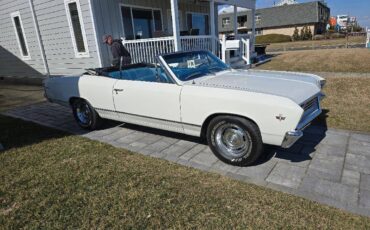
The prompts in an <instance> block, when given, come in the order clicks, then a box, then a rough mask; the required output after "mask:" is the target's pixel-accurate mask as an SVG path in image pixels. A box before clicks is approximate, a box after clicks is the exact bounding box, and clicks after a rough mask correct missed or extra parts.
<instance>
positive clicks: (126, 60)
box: [103, 34, 131, 68]
mask: <svg viewBox="0 0 370 230" xmlns="http://www.w3.org/2000/svg"><path fill="white" fill-rule="evenodd" d="M103 42H104V43H105V44H107V45H108V46H110V48H111V52H112V56H113V60H112V66H114V67H117V68H119V67H120V63H121V60H122V65H129V64H131V55H130V53H129V52H128V50H127V49H126V48H125V47H124V46H123V44H122V40H121V39H113V37H112V35H109V34H108V35H104V36H103Z"/></svg>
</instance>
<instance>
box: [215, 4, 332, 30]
mask: <svg viewBox="0 0 370 230" xmlns="http://www.w3.org/2000/svg"><path fill="white" fill-rule="evenodd" d="M231 12H232V8H226V9H224V10H222V11H221V12H219V25H218V28H219V31H220V33H232V32H233V30H234V28H233V24H234V18H233V15H232V13H231ZM329 17H330V8H329V7H328V6H327V5H326V4H324V3H322V2H321V1H314V2H308V3H300V4H284V5H281V6H275V7H270V8H263V9H257V10H256V14H255V20H256V34H257V35H262V34H263V35H265V34H285V35H290V36H292V35H293V33H294V30H295V28H298V29H299V30H300V29H301V28H302V27H304V26H309V27H310V28H311V31H312V33H313V34H314V35H316V34H321V33H324V32H325V30H326V25H327V24H328V21H329ZM251 18H252V11H250V10H247V9H238V17H237V21H238V23H237V25H238V32H239V33H246V32H250V30H251V28H252V23H253V22H252V21H253V20H251Z"/></svg>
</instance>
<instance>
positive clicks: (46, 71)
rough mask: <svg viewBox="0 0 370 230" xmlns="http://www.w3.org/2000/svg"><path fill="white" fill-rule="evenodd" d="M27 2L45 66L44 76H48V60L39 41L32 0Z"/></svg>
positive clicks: (38, 30) (38, 29)
mask: <svg viewBox="0 0 370 230" xmlns="http://www.w3.org/2000/svg"><path fill="white" fill-rule="evenodd" d="M28 2H29V4H30V9H31V14H32V18H33V22H34V24H35V31H36V36H37V41H38V43H39V47H40V52H41V57H42V62H43V63H44V68H45V75H46V77H49V76H50V70H49V65H48V62H47V59H46V54H45V48H44V44H43V43H42V42H41V34H40V28H39V24H38V22H37V17H36V13H35V8H34V6H33V1H32V0H29V1H28Z"/></svg>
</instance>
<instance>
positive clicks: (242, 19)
mask: <svg viewBox="0 0 370 230" xmlns="http://www.w3.org/2000/svg"><path fill="white" fill-rule="evenodd" d="M238 26H239V27H247V15H243V16H238Z"/></svg>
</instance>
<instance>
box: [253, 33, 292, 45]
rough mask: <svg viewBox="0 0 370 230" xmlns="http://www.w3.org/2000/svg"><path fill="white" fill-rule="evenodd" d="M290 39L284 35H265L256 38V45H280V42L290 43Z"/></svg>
mask: <svg viewBox="0 0 370 230" xmlns="http://www.w3.org/2000/svg"><path fill="white" fill-rule="evenodd" d="M291 41H292V38H291V37H290V36H289V35H284V34H267V35H260V36H257V37H256V43H257V44H269V43H280V42H291Z"/></svg>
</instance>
